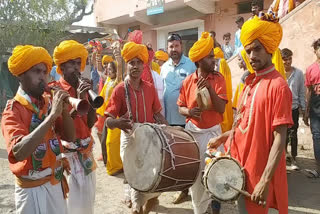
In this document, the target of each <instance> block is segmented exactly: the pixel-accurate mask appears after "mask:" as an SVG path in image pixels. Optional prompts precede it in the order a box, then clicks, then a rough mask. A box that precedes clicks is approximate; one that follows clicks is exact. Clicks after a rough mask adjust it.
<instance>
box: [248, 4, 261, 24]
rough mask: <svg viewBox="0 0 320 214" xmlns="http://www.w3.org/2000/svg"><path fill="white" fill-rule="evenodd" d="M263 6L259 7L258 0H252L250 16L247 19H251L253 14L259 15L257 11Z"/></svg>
mask: <svg viewBox="0 0 320 214" xmlns="http://www.w3.org/2000/svg"><path fill="white" fill-rule="evenodd" d="M262 9H263V8H261V7H260V5H259V2H258V0H253V1H252V2H251V13H252V16H251V17H250V18H249V20H251V19H253V18H254V17H255V16H259V13H260V12H261V11H262Z"/></svg>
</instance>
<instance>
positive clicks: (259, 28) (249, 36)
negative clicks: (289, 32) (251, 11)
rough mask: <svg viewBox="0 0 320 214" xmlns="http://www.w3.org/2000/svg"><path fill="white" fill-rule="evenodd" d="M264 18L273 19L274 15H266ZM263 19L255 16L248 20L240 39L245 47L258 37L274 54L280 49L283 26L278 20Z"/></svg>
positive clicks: (267, 49)
mask: <svg viewBox="0 0 320 214" xmlns="http://www.w3.org/2000/svg"><path fill="white" fill-rule="evenodd" d="M263 18H268V19H271V18H272V17H270V15H268V16H267V15H266V17H262V19H263ZM262 19H260V18H258V17H257V16H255V17H254V18H253V19H251V20H248V21H246V22H245V23H244V24H243V26H242V28H241V34H240V41H241V43H242V44H243V47H246V46H247V45H249V44H251V43H252V42H253V41H254V40H256V39H258V40H259V41H260V42H261V44H262V45H263V46H264V47H265V49H266V51H267V52H268V53H271V54H272V53H274V52H275V51H276V50H277V49H278V47H279V44H280V42H281V39H282V27H281V25H280V24H279V23H278V22H277V20H273V21H264V20H262Z"/></svg>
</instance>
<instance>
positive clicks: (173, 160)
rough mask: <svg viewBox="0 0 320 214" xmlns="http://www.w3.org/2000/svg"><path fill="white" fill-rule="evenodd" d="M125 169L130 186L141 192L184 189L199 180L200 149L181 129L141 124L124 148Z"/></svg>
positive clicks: (187, 133) (192, 138)
mask: <svg viewBox="0 0 320 214" xmlns="http://www.w3.org/2000/svg"><path fill="white" fill-rule="evenodd" d="M123 168H124V174H125V177H126V179H127V181H128V183H129V184H130V186H131V187H132V188H134V189H136V190H138V191H141V192H167V191H180V190H184V189H187V188H189V187H190V186H191V185H192V184H193V183H194V182H195V180H196V179H197V176H198V173H199V169H200V153H199V147H198V144H197V142H196V140H195V139H194V137H193V136H192V135H191V134H190V133H189V132H187V131H185V130H184V129H182V128H180V127H179V128H177V127H170V126H160V125H157V124H151V123H144V124H138V126H137V127H136V128H135V130H134V131H133V134H132V135H131V137H130V142H129V144H128V146H127V148H126V149H125V152H124V160H123Z"/></svg>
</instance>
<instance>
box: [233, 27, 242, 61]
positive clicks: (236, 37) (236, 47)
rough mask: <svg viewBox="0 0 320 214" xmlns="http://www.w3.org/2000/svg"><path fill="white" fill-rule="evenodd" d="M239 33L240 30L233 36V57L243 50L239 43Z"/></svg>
mask: <svg viewBox="0 0 320 214" xmlns="http://www.w3.org/2000/svg"><path fill="white" fill-rule="evenodd" d="M240 33H241V30H240V29H238V30H237V32H236V34H235V35H234V54H233V55H237V54H238V53H239V52H240V50H242V49H243V46H242V44H241V41H240Z"/></svg>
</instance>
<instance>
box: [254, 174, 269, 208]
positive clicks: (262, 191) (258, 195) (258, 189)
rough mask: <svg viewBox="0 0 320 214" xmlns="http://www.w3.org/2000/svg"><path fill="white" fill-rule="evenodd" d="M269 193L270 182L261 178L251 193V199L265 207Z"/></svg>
mask: <svg viewBox="0 0 320 214" xmlns="http://www.w3.org/2000/svg"><path fill="white" fill-rule="evenodd" d="M268 194H269V183H266V182H264V181H262V180H260V181H259V183H257V185H256V186H255V187H254V190H253V193H252V195H251V200H252V201H253V202H255V203H257V204H258V205H261V206H263V207H265V206H266V201H267V198H268Z"/></svg>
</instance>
